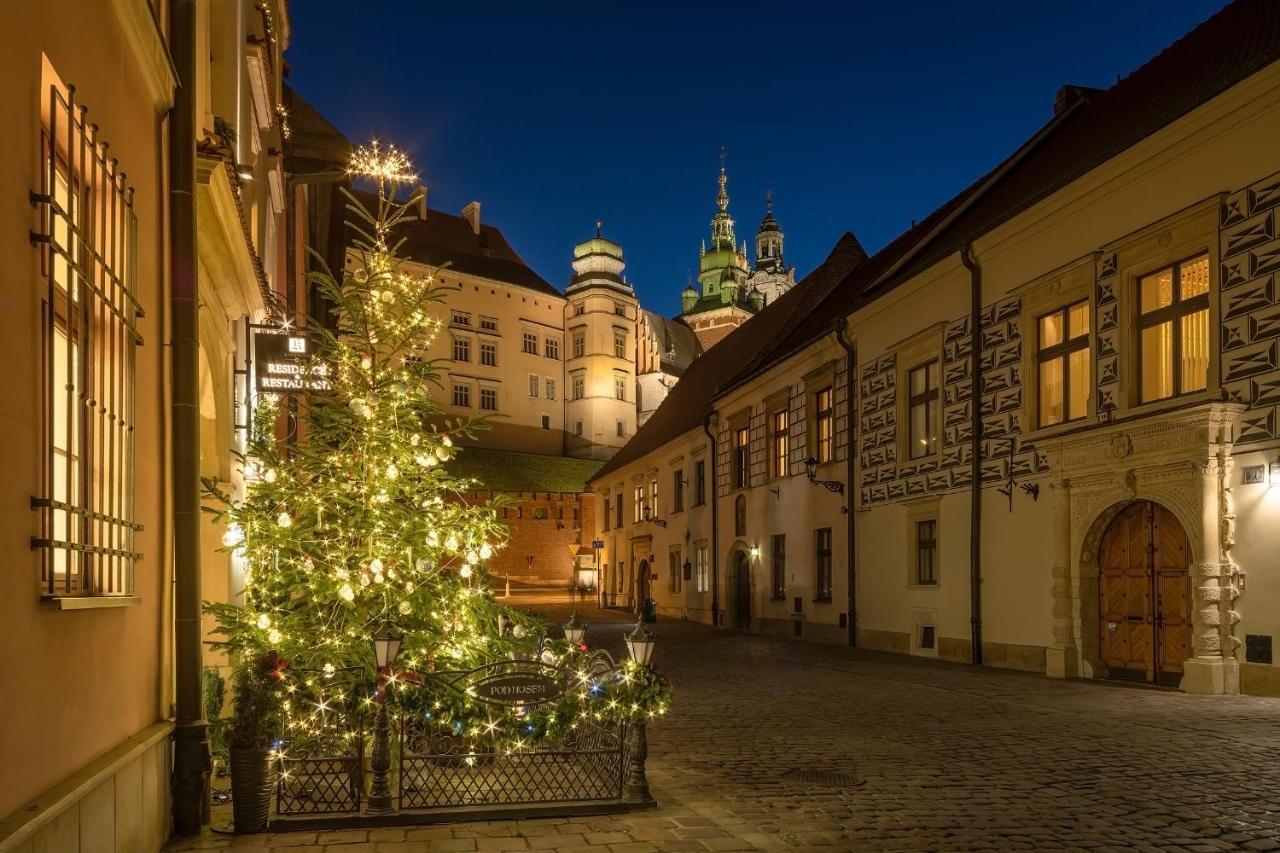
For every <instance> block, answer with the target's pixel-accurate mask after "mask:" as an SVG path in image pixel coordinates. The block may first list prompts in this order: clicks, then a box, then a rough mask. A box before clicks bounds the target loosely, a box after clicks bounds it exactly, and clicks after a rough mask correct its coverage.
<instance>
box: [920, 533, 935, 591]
mask: <svg viewBox="0 0 1280 853" xmlns="http://www.w3.org/2000/svg"><path fill="white" fill-rule="evenodd" d="M937 583H938V520H937V519H936V518H925V519H921V520H919V521H917V522H916V585H917V586H934V585H936V584H937Z"/></svg>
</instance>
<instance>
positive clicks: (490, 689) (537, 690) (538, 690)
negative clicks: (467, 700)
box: [473, 672, 563, 705]
mask: <svg viewBox="0 0 1280 853" xmlns="http://www.w3.org/2000/svg"><path fill="white" fill-rule="evenodd" d="M473 689H474V690H475V695H476V698H477V699H480V700H482V701H485V702H493V703H495V704H498V705H538V704H541V703H543V702H552V701H554V700H556V699H559V698H560V694H561V693H562V692H563V688H562V687H561V686H560V683H559V682H558V681H556V680H555V679H553V678H550V677H549V676H546V675H544V674H542V673H540V672H508V673H504V674H502V675H495V676H493V677H492V678H486V679H485V680H484V681H481V682H478V683H477V684H476V685H475V687H474V688H473Z"/></svg>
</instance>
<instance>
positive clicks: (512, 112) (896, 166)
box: [287, 0, 1224, 314]
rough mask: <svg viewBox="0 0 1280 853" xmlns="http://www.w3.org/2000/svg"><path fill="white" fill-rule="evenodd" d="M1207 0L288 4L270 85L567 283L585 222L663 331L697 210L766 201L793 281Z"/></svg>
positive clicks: (692, 262) (918, 202)
mask: <svg viewBox="0 0 1280 853" xmlns="http://www.w3.org/2000/svg"><path fill="white" fill-rule="evenodd" d="M1222 5H1224V4H1223V0H1129V2H1117V0H1111V2H1103V0H1090V2H1038V0H1036V2H1033V0H1025V2H1016V0H1009V2H987V3H983V2H975V3H963V2H954V0H948V2H920V0H911V2H898V3H875V4H871V3H865V2H848V3H833V4H831V5H830V6H826V5H822V4H814V3H806V2H787V0H778V2H775V3H768V4H766V3H758V4H757V3H736V4H735V3H710V2H683V3H668V2H648V3H633V4H620V3H609V2H602V0H596V2H591V3H581V4H579V3H576V2H575V3H570V2H561V0H549V2H528V0H524V2H498V0H486V2H477V3H465V2H449V3H439V2H422V0H364V2H360V3H352V2H350V0H342V2H338V0H300V2H294V3H293V4H291V10H292V18H293V20H292V23H293V35H292V46H291V47H290V49H289V52H288V54H287V58H288V60H289V63H290V66H291V73H290V78H289V80H290V83H291V85H293V86H294V87H295V88H296V89H297V90H298V91H299V92H300V93H301V94H302V95H303V96H304V97H306V98H307V99H309V100H310V101H312V103H314V104H315V105H316V106H317V107H318V108H319V109H320V110H321V111H322V112H324V113H325V114H326V115H327V116H328V117H329V118H330V119H331V120H332V121H333V122H334V123H335V124H337V126H338V127H339V128H341V129H342V130H343V131H344V132H345V133H346V134H347V135H348V136H350V137H351V138H352V140H353V141H361V140H365V139H368V138H370V137H372V136H377V137H379V138H382V139H385V140H388V141H393V142H395V143H396V144H397V145H399V146H401V147H403V148H405V149H407V150H408V151H409V152H410V155H411V156H412V157H413V159H414V162H415V164H416V166H417V168H418V170H419V173H420V174H421V175H422V179H423V181H424V182H425V183H426V184H427V185H428V186H429V187H430V198H429V201H430V204H431V206H432V207H435V208H440V209H443V210H447V211H450V212H457V211H458V210H459V209H461V208H462V206H463V205H465V204H466V203H467V202H469V201H471V200H472V199H478V200H479V201H480V202H481V205H482V218H483V219H485V220H487V221H489V222H491V223H493V224H495V225H497V226H499V227H500V228H502V229H503V231H504V232H505V233H506V235H507V238H508V239H509V240H510V241H511V242H512V244H513V245H514V246H515V248H516V250H517V251H518V252H520V254H521V255H522V256H523V257H524V258H525V260H527V261H528V262H529V263H530V265H532V266H533V268H534V269H536V270H537V271H538V272H539V273H541V274H542V276H543V277H544V278H546V279H547V280H549V281H550V282H551V283H553V284H555V285H556V286H558V287H563V286H564V284H565V282H566V281H567V279H568V276H569V265H568V264H569V258H570V253H571V250H572V246H573V244H574V243H575V242H577V241H578V240H581V239H583V238H585V237H587V236H590V234H591V232H592V228H593V223H594V222H595V220H596V219H597V218H600V219H603V220H604V232H605V235H606V236H608V237H610V238H612V239H614V240H617V241H618V242H620V243H621V244H622V246H623V249H624V252H625V255H626V260H627V274H628V277H629V278H630V280H631V282H632V283H633V284H634V285H635V286H636V289H637V291H638V292H639V294H640V298H641V300H642V302H643V303H644V304H645V305H646V307H649V308H653V309H655V310H659V311H662V312H664V313H668V314H674V313H676V312H678V310H679V299H680V298H679V292H680V289H681V288H682V287H683V285H684V281H685V276H686V274H687V273H688V271H690V270H693V271H695V272H696V268H697V261H698V246H699V243H700V241H701V240H702V239H703V238H704V237H706V236H707V234H708V231H709V220H710V218H711V215H712V213H713V212H714V210H715V206H714V198H715V192H716V175H717V170H718V167H719V151H720V147H721V146H722V145H723V146H725V148H726V149H727V151H728V172H729V194H730V198H731V203H730V207H729V210H730V212H731V213H732V214H733V215H734V218H735V219H736V220H737V222H738V237H739V239H740V240H741V239H742V238H744V237H745V238H746V239H748V240H750V239H751V238H752V237H753V236H754V234H755V230H756V226H757V225H758V224H759V222H760V218H761V216H762V214H763V205H764V193H765V190H766V189H768V188H772V190H773V192H774V201H775V204H774V210H775V213H776V215H777V217H778V219H779V221H780V222H781V224H782V227H783V230H784V231H785V232H786V255H787V259H788V260H789V261H790V262H791V263H793V264H795V265H796V267H797V271H798V274H799V275H801V276H802V275H804V274H805V273H807V272H808V271H809V270H810V269H812V268H813V266H814V265H815V264H817V263H818V262H820V261H821V260H822V258H823V257H825V255H826V253H827V252H828V251H829V250H830V248H831V246H832V245H833V244H834V243H835V241H836V239H837V238H838V237H839V236H840V234H841V233H843V232H844V231H846V230H849V231H853V232H854V233H855V234H857V235H858V237H859V238H860V239H861V240H862V242H863V244H864V245H865V246H866V247H867V249H868V250H869V251H872V252H874V251H875V250H876V249H878V248H880V247H881V246H882V245H884V244H885V243H886V242H888V241H889V240H890V239H892V238H893V237H894V236H895V235H897V234H898V233H900V232H901V231H902V230H903V229H905V228H906V227H908V226H909V225H910V223H911V220H912V219H919V218H922V217H923V216H924V215H926V214H927V213H928V212H929V211H930V210H932V209H933V208H935V207H936V206H938V205H939V204H940V203H942V202H943V201H945V200H946V199H948V198H949V197H951V196H952V195H954V194H955V193H956V192H957V191H958V190H960V189H962V188H963V187H965V186H967V185H968V184H969V183H970V182H972V181H973V180H974V179H975V178H977V177H978V176H979V175H980V174H982V173H983V172H985V171H986V170H987V169H989V168H990V167H991V166H992V165H994V164H995V163H996V162H997V161H998V160H1000V159H1001V158H1003V157H1004V156H1005V155H1006V154H1008V153H1009V152H1010V151H1012V150H1013V149H1014V148H1015V147H1016V146H1017V145H1018V144H1019V143H1020V142H1022V141H1023V140H1024V139H1026V138H1027V137H1028V136H1029V135H1030V134H1031V133H1033V132H1034V131H1035V130H1036V129H1037V128H1038V127H1040V126H1041V125H1042V124H1043V123H1044V122H1045V121H1046V120H1048V118H1049V116H1050V115H1051V113H1052V105H1053V96H1054V92H1055V91H1056V90H1057V88H1058V87H1059V86H1060V85H1062V84H1063V83H1068V82H1070V83H1078V84H1082V85H1089V86H1099V87H1103V86H1108V85H1110V84H1112V83H1113V82H1114V81H1115V79H1116V75H1117V74H1124V73H1128V72H1130V71H1132V70H1133V69H1134V68H1137V67H1138V66H1139V65H1141V64H1142V63H1143V62H1145V61H1146V60H1147V59H1148V58H1150V57H1151V56H1153V55H1155V54H1156V53H1157V52H1159V51H1160V50H1161V49H1162V48H1163V47H1165V46H1166V45H1168V44H1169V43H1171V42H1172V41H1174V40H1176V39H1177V38H1178V37H1179V36H1181V35H1182V34H1183V33H1185V32H1186V31H1187V30H1189V29H1191V28H1192V27H1193V26H1195V25H1196V24H1197V23H1199V22H1200V21H1202V20H1204V19H1205V18H1207V17H1208V16H1209V15H1211V14H1212V13H1213V12H1214V11H1216V10H1217V9H1218V8H1220V7H1221V6H1222Z"/></svg>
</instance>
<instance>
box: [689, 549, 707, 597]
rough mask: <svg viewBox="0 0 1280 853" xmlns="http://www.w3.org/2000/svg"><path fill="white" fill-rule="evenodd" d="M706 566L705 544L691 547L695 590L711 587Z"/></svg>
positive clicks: (703, 590)
mask: <svg viewBox="0 0 1280 853" xmlns="http://www.w3.org/2000/svg"><path fill="white" fill-rule="evenodd" d="M707 568H708V565H707V546H706V545H702V544H700V545H698V546H697V547H696V548H694V549H693V588H694V590H696V591H697V592H706V591H707V590H709V589H710V588H711V584H710V578H709V577H708V575H709V573H708V571H707Z"/></svg>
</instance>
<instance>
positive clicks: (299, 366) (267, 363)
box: [253, 332, 333, 394]
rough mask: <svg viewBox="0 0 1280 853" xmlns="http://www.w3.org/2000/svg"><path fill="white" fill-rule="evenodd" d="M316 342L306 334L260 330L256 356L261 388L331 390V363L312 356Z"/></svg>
mask: <svg viewBox="0 0 1280 853" xmlns="http://www.w3.org/2000/svg"><path fill="white" fill-rule="evenodd" d="M313 344H314V342H313V341H312V340H311V339H310V338H309V337H307V336H306V335H300V334H293V333H288V332H256V333H255V334H254V336H253V357H254V380H255V381H256V382H257V389H258V392H259V393H261V394H300V393H309V392H324V391H329V390H331V389H332V388H333V383H332V382H330V381H329V367H328V365H324V364H320V363H318V362H316V361H315V360H314V359H313V358H312V349H313Z"/></svg>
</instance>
